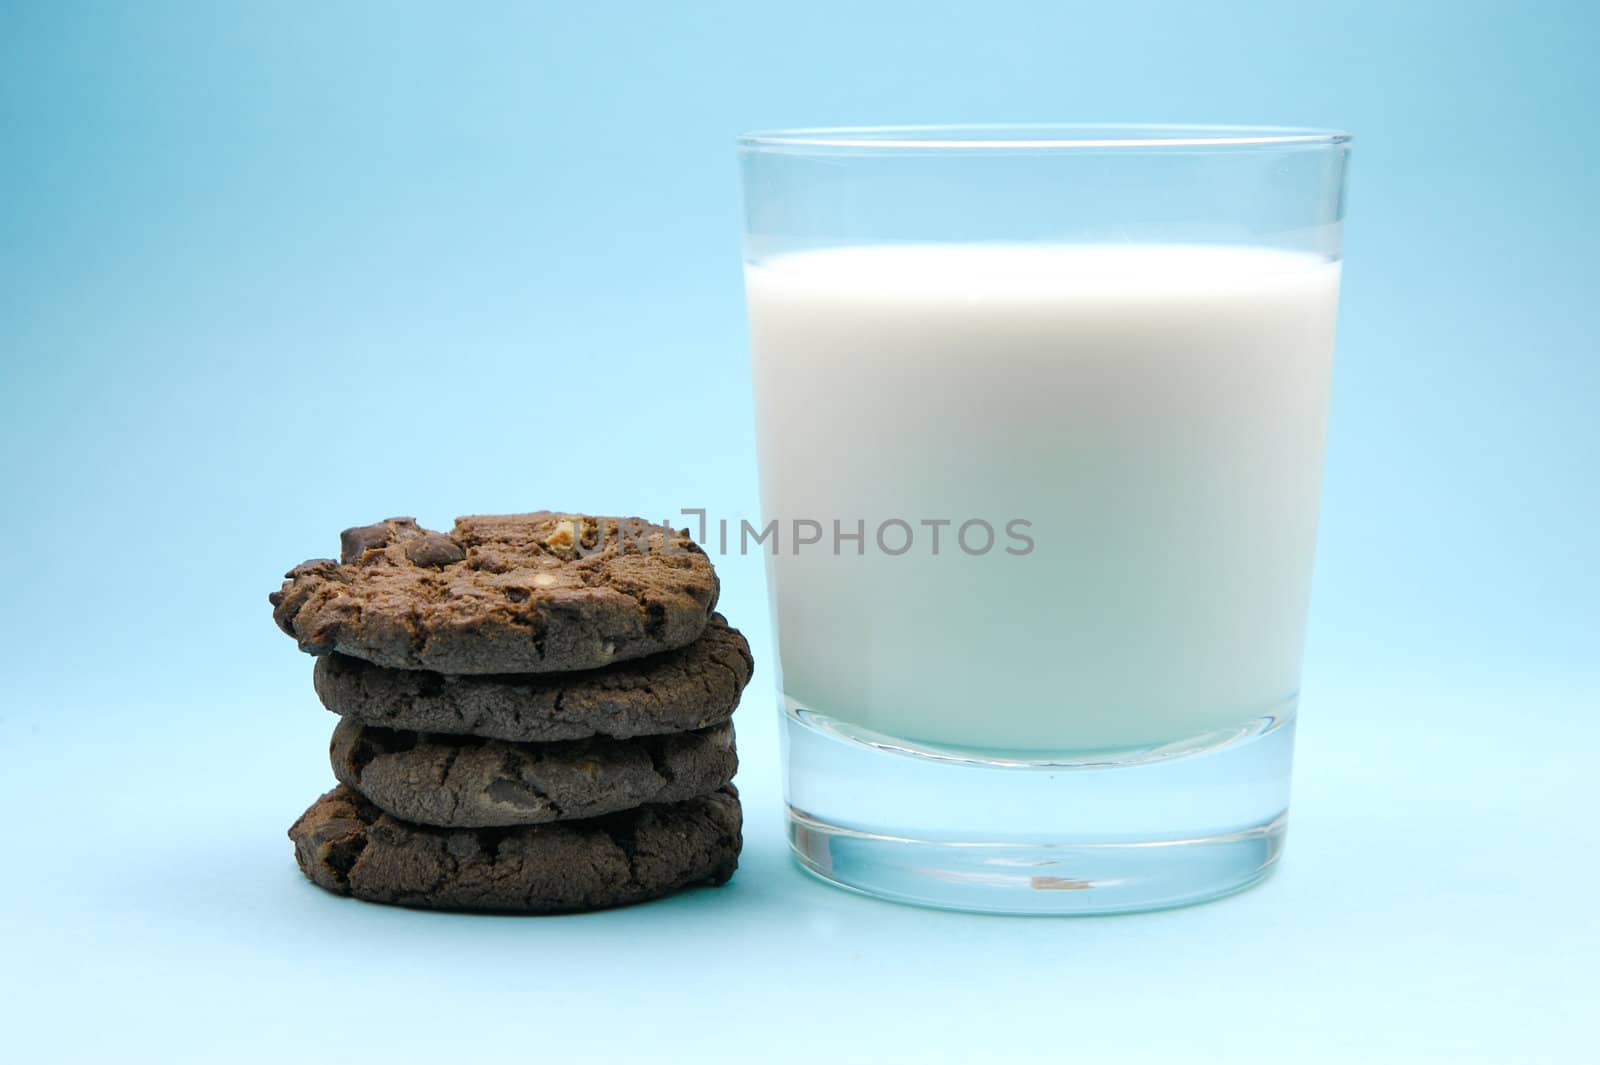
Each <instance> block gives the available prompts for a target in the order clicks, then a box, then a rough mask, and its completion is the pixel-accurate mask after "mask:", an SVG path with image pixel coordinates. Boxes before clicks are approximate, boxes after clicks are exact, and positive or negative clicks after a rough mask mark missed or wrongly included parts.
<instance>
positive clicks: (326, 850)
mask: <svg viewBox="0 0 1600 1065" xmlns="http://www.w3.org/2000/svg"><path fill="white" fill-rule="evenodd" d="M717 592H718V584H717V578H716V574H715V573H714V572H713V570H712V567H711V562H710V560H709V559H707V558H706V556H705V554H704V553H703V552H702V551H701V550H700V549H699V547H698V546H697V545H696V544H695V543H694V541H693V540H692V539H690V537H689V535H688V533H687V532H686V531H683V532H675V531H673V530H671V529H669V528H666V527H663V526H658V525H650V524H649V523H647V522H644V521H642V520H640V519H637V518H594V517H588V516H583V515H572V514H553V513H547V512H541V513H537V514H521V515H511V516H505V517H471V518H460V519H458V520H457V521H456V524H455V528H454V529H453V530H452V531H451V532H450V533H449V534H443V533H435V532H430V531H428V530H427V529H423V528H420V527H419V526H418V525H417V523H416V522H415V521H413V520H412V519H410V518H393V519H390V520H388V521H384V522H380V523H378V524H376V525H369V526H364V527H361V528H356V529H347V530H345V532H344V533H343V534H342V535H341V538H340V557H339V561H338V562H334V561H333V560H332V559H317V560H314V561H311V562H306V563H303V564H301V565H299V566H296V567H295V568H294V569H292V570H290V571H289V573H288V574H287V579H286V580H285V582H284V584H283V587H282V588H281V589H280V590H279V591H277V592H275V593H273V595H272V596H271V597H270V598H271V602H272V606H273V619H274V620H275V621H276V622H277V623H278V626H279V627H280V628H282V629H283V631H285V632H287V633H288V634H289V635H291V636H293V637H294V638H295V640H296V641H298V643H299V645H300V649H301V650H303V651H306V652H308V653H310V654H313V655H316V656H317V662H316V667H315V673H314V680H315V684H316V689H317V695H318V696H319V697H320V698H321V700H322V703H323V705H324V706H326V707H327V708H328V709H329V710H332V711H333V712H334V713H336V714H338V715H339V716H340V720H339V723H338V726H337V727H336V728H335V729H334V734H333V743H332V746H331V754H332V759H333V772H334V775H335V776H336V777H337V778H338V780H339V786H338V787H336V788H334V789H333V790H332V791H330V792H328V793H327V794H326V795H324V796H322V798H320V799H318V800H317V801H316V802H315V803H313V804H312V806H311V808H310V809H309V810H307V811H306V812H305V814H304V815H302V816H301V817H300V819H299V820H298V821H296V822H295V823H294V826H293V827H292V828H290V829H289V836H290V838H291V839H292V840H293V841H294V846H295V857H296V859H297V860H298V861H299V863H300V868H301V870H302V871H303V872H304V873H305V874H306V876H307V877H309V878H310V879H311V880H312V881H314V882H315V883H317V884H319V885H321V886H322V887H324V888H327V889H328V890H329V891H333V892H336V893H338V894H342V895H353V896H355V897H357V898H361V899H366V900H368V901H372V902H386V903H395V904H399V905H404V906H418V907H426V908H433V909H451V910H495V911H521V912H528V913H556V912H563V911H574V910H587V909H598V908H601V907H607V906H619V905H625V904H628V903H633V902H642V901H644V900H646V899H652V898H657V897H660V896H662V895H666V894H670V893H671V892H674V891H677V890H678V889H680V888H684V887H688V886H690V885H694V884H700V883H712V884H721V883H724V882H726V881H727V879H728V878H729V877H730V876H732V875H733V870H734V867H735V866H736V864H737V862H738V857H739V848H740V843H741V839H740V830H741V826H742V814H741V811H740V808H739V799H738V793H737V792H736V791H735V790H734V788H733V786H732V784H731V780H732V778H733V773H734V769H735V766H736V763H737V757H736V755H735V752H734V742H733V724H732V722H731V721H730V717H731V715H732V714H733V710H734V707H735V706H736V705H737V704H738V701H739V695H740V693H741V691H742V690H743V688H744V686H745V684H746V683H747V682H748V681H749V679H750V671H751V667H752V663H751V658H750V649H749V647H748V646H747V645H746V643H745V641H744V638H743V637H742V636H741V635H739V632H738V630H736V629H733V628H730V627H729V626H728V625H727V623H726V622H725V621H724V620H723V618H722V617H721V615H719V614H716V613H714V612H713V609H712V608H713V607H714V606H715V605H716V600H717Z"/></svg>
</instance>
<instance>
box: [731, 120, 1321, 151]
mask: <svg viewBox="0 0 1600 1065" xmlns="http://www.w3.org/2000/svg"><path fill="white" fill-rule="evenodd" d="M1351 139H1352V135H1351V134H1350V133H1349V132H1348V131H1346V130H1342V129H1332V128H1326V129H1325V128H1318V127H1312V126H1244V125H1206V124H1200V125H1183V124H1179V125H1162V124H1155V123H1132V122H1093V123H1078V122H1045V123H999V124H982V123H977V124H952V125H904V126H897V125H891V126H817V127H809V128H796V129H769V130H753V131H751V132H749V133H743V134H740V135H739V136H738V137H737V138H736V141H735V143H736V144H737V145H738V148H739V150H740V151H742V152H794V153H801V154H804V153H808V152H816V151H825V150H840V149H843V150H846V151H860V152H897V151H924V152H925V151H995V150H999V151H1012V152H1015V151H1083V150H1101V149H1108V148H1109V149H1121V150H1127V149H1134V150H1157V151H1159V150H1161V149H1166V148H1183V149H1189V150H1193V149H1196V148H1199V149H1220V150H1226V149H1233V148H1303V147H1316V146H1325V147H1336V146H1339V145H1343V144H1347V143H1349V142H1350V140H1351Z"/></svg>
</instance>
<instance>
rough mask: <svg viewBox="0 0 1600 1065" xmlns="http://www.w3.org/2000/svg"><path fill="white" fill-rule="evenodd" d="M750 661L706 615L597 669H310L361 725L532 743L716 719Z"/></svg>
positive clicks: (735, 694)
mask: <svg viewBox="0 0 1600 1065" xmlns="http://www.w3.org/2000/svg"><path fill="white" fill-rule="evenodd" d="M752 668H753V660H752V659H751V657H750V646H749V645H748V644H747V643H745V640H744V637H743V636H741V635H740V634H739V630H738V629H732V628H729V627H728V623H727V622H726V621H725V620H724V619H723V617H722V615H721V614H712V615H711V620H710V621H709V622H708V623H707V625H706V630H705V634H704V635H703V636H701V637H700V639H698V640H696V641H695V642H694V643H692V644H690V645H689V646H688V647H685V648H682V649H681V650H677V651H668V652H665V653H664V654H659V655H653V656H651V657H649V658H641V659H636V660H634V661H632V662H623V663H619V664H618V665H615V666H612V667H611V668H610V669H606V670H590V671H588V672H583V673H562V674H545V675H542V676H527V675H523V676H479V677H462V676H449V675H446V674H441V673H429V672H422V671H417V670H399V669H382V668H380V667H378V666H374V665H372V664H371V663H368V662H363V661H361V660H360V659H356V658H350V657H347V656H345V655H337V654H335V655H327V656H325V657H323V658H319V659H318V660H317V665H316V669H315V670H314V672H313V674H312V677H313V680H314V682H315V684H316V688H317V695H318V696H319V697H320V698H321V699H322V705H323V706H326V707H327V708H328V709H329V710H332V711H333V712H334V713H336V714H342V715H344V716H346V717H353V718H356V719H358V720H360V721H362V722H364V723H366V724H369V725H383V726H385V727H387V728H396V729H408V730H411V731H416V732H452V733H467V734H471V735H474V736H483V737H486V738H490V739H499V740H514V741H518V742H541V743H542V742H548V741H551V740H575V739H582V738H584V737H586V736H594V735H597V734H598V735H602V736H613V737H617V738H619V739H626V738H628V737H631V736H650V735H658V734H661V733H666V732H683V731H687V730H689V729H697V728H705V727H706V726H707V725H714V724H716V723H718V722H720V721H726V720H727V719H728V717H729V715H731V714H732V713H733V708H734V707H735V706H737V705H738V704H739V694H740V693H741V692H742V691H743V690H744V686H745V685H746V684H747V683H749V681H750V671H751V669H752Z"/></svg>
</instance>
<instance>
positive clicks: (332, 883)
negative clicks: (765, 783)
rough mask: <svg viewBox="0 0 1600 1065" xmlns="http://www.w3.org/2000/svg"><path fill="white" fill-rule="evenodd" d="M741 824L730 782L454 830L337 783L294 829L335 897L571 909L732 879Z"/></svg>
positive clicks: (299, 852) (315, 875) (305, 864)
mask: <svg viewBox="0 0 1600 1065" xmlns="http://www.w3.org/2000/svg"><path fill="white" fill-rule="evenodd" d="M742 827H743V821H742V815H741V811H740V809H739V800H738V793H737V792H735V791H734V789H733V788H732V787H728V788H725V789H723V790H721V791H717V792H714V793H712V794H710V795H703V796H701V797H699V798H696V799H688V800H685V801H683V802H679V803H672V804H669V805H651V806H644V807H640V808H639V809H636V810H629V811H627V812H625V813H619V814H612V815H610V816H608V817H601V818H593V819H590V820H587V821H564V822H559V823H555V824H548V825H531V826H527V827H524V828H513V829H503V828H502V829H461V828H457V829H448V828H428V827H425V826H421V825H412V824H408V823H406V822H404V821H401V820H399V819H397V818H394V817H391V816H390V815H388V814H386V813H384V812H382V811H381V810H379V809H378V808H377V807H376V806H374V805H373V804H372V803H370V802H368V801H367V800H366V799H364V798H362V797H361V796H360V795H359V794H357V793H356V792H354V791H352V790H351V789H350V788H348V787H346V786H345V785H342V784H341V785H340V786H339V787H337V788H334V789H333V790H332V791H330V792H328V793H327V794H326V795H324V796H322V797H321V798H320V799H318V800H317V801H316V802H315V803H313V804H312V805H311V807H310V809H308V810H307V811H306V812H305V813H304V814H302V815H301V816H300V818H299V820H297V821H296V822H295V823H294V825H293V826H292V827H291V828H290V829H289V838H290V839H292V840H293V841H294V850H295V859H296V861H298V862H299V863H300V869H301V871H302V872H304V873H305V875H306V876H307V877H308V878H309V879H310V880H311V881H312V882H313V883H315V884H317V885H318V886H320V887H323V888H326V889H327V890H328V891H331V892H334V893H335V894H339V895H351V896H354V897H355V898H358V899H363V900H366V901H368V902H381V903H388V904H392V905H398V906H412V907H417V908H421V909H435V910H475V911H489V912H505V913H566V912H574V911H581V910H597V909H605V908H607V907H612V906H625V905H629V904H632V903H636V902H644V901H646V900H649V899H654V898H660V897H662V896H664V895H669V894H672V893H673V892H675V891H678V890H680V889H682V888H686V887H690V886H692V885H696V884H722V883H726V882H727V880H728V878H729V877H731V876H732V875H733V872H734V869H735V868H736V867H737V865H738V862H739V849H740V846H741V842H742V840H741V830H742Z"/></svg>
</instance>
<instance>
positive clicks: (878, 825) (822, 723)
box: [783, 700, 1294, 915]
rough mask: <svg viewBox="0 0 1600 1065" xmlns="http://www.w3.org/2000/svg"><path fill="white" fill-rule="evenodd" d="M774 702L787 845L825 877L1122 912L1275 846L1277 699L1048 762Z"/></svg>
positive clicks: (967, 905)
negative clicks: (1218, 720)
mask: <svg viewBox="0 0 1600 1065" xmlns="http://www.w3.org/2000/svg"><path fill="white" fill-rule="evenodd" d="M786 702H787V705H788V712H787V713H785V714H784V716H783V732H784V748H785V751H784V757H785V766H786V768H787V794H788V803H789V811H788V812H789V818H788V820H789V845H790V847H791V848H792V849H793V851H794V854H795V857H796V859H797V860H798V861H799V863H800V865H801V867H802V868H804V869H805V870H806V871H808V872H810V873H813V874H815V875H816V876H818V877H821V878H822V879H824V880H826V881H828V882H830V883H833V884H836V885H838V886H840V887H845V888H850V889H853V890H856V891H860V892H863V893H865V894H868V895H874V896H877V897H880V898H885V899H890V900H893V901H897V902H906V903H914V904H917V905H922V906H935V907H941V908H945V909H957V910H974V911H981V912H986V913H1011V914H1062V915H1068V914H1108V913H1129V912H1133V911H1138V910H1154V909H1163V908H1167V907H1171V906H1185V905H1189V904H1191V903H1196V902H1204V901H1206V900H1208V899H1214V898H1219V897H1221V896H1223V895H1228V894H1232V893H1233V892H1235V891H1239V890H1241V889H1243V888H1246V887H1249V886H1250V885H1251V884H1254V883H1257V882H1258V881H1260V880H1262V879H1263V878H1265V877H1266V876H1267V875H1268V873H1270V872H1271V870H1272V867H1273V864H1274V863H1275V862H1276V861H1277V859H1278V856H1279V854H1280V853H1282V850H1283V843H1284V833H1285V828H1286V822H1287V810H1288V803H1289V770H1290V763H1291V761H1292V758H1293V752H1294V701H1293V700H1290V701H1289V702H1287V703H1286V704H1284V705H1283V706H1281V707H1278V708H1275V709H1274V712H1273V713H1271V714H1267V715H1263V716H1261V717H1259V718H1257V719H1254V720H1252V721H1250V722H1246V723H1244V724H1242V725H1240V726H1239V727H1238V728H1235V729H1229V730H1226V731H1225V732H1222V733H1217V734H1213V735H1211V736H1203V737H1198V738H1196V739H1193V740H1189V741H1185V742H1183V743H1180V744H1167V745H1164V746H1162V747H1159V748H1151V749H1146V750H1142V751H1133V752H1120V753H1118V754H1117V755H1115V756H1110V755H1103V754H1097V755H1094V756H1092V757H1078V758H1076V759H1073V758H1065V757H1063V758H1051V759H1049V760H1025V759H1022V758H1018V757H1011V756H1008V757H1005V758H999V757H984V756H980V755H977V754H974V753H971V752H967V753H962V754H960V755H956V754H953V753H952V752H949V751H941V750H937V749H927V748H918V747H915V746H913V745H909V744H907V743H905V742H904V741H901V740H890V739H888V738H886V737H874V736H873V735H872V734H870V733H865V732H862V731H861V730H859V729H854V728H852V727H850V726H848V725H844V724H842V723H840V722H837V721H834V720H831V719H829V718H827V717H824V716H822V715H819V714H816V713H814V712H812V711H808V710H805V709H802V708H800V707H798V706H796V705H795V704H794V703H793V702H792V701H786Z"/></svg>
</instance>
